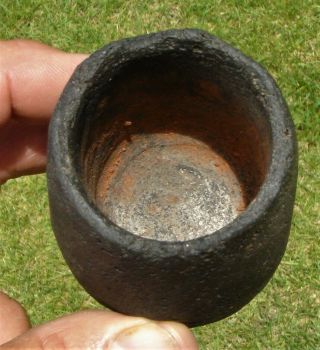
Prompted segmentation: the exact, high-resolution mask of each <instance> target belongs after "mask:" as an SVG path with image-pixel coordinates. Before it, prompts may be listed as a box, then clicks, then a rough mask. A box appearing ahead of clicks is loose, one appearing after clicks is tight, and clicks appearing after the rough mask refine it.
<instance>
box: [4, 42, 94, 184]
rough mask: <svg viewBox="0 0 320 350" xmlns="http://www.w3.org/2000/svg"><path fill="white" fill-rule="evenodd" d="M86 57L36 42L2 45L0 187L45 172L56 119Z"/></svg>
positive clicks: (5, 43) (6, 43)
mask: <svg viewBox="0 0 320 350" xmlns="http://www.w3.org/2000/svg"><path fill="white" fill-rule="evenodd" d="M86 57H87V55H83V54H69V53H65V52H63V51H60V50H57V49H55V48H52V47H49V46H47V45H43V44H41V43H38V42H34V41H30V40H12V41H0V184H1V183H4V182H5V181H6V180H8V179H10V178H14V177H18V176H21V175H28V174H34V173H40V172H43V171H45V166H46V148H47V129H48V123H49V119H50V116H51V114H52V112H53V109H54V107H55V105H56V103H57V100H58V98H59V96H60V94H61V92H62V89H63V88H64V86H65V84H66V82H67V81H68V79H69V78H70V75H71V74H72V72H73V70H74V69H75V67H76V66H77V65H78V64H79V63H80V62H81V61H82V60H84V59H85V58H86Z"/></svg>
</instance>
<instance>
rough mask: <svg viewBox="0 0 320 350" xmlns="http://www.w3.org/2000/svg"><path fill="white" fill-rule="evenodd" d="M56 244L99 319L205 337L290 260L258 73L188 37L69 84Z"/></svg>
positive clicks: (285, 200) (112, 59)
mask: <svg viewBox="0 0 320 350" xmlns="http://www.w3.org/2000/svg"><path fill="white" fill-rule="evenodd" d="M47 173H48V189H49V201H50V210H51V220H52V226H53V230H54V232H55V235H56V238H57V240H58V243H59V246H60V248H61V250H62V253H63V255H64V257H65V259H66V261H67V263H68V264H69V266H70V268H71V270H72V272H73V273H74V275H75V276H76V278H77V279H78V280H79V282H80V283H81V284H82V285H83V287H84V288H85V289H86V290H87V291H88V292H89V293H90V294H91V295H92V296H93V297H94V298H96V299H97V300H98V301H99V302H101V303H102V304H104V305H106V306H108V307H109V308H111V309H113V310H116V311H119V312H122V313H125V314H129V315H139V316H145V317H149V318H152V319H157V320H176V321H180V322H183V323H185V324H187V325H189V326H196V325H201V324H205V323H209V322H213V321H217V320H220V319H222V318H224V317H227V316H229V315H231V314H232V313H234V312H236V311H237V310H239V309H240V308H241V307H243V306H244V305H245V304H246V303H248V302H249V301H250V300H251V299H252V298H253V297H254V296H255V295H256V294H257V293H258V292H259V291H261V290H262V288H263V287H264V286H265V285H266V283H267V282H268V281H269V279H270V278H271V276H272V275H273V273H274V271H275V270H276V268H277V266H278V264H279V262H280V260H281V258H282V256H283V253H284V251H285V248H286V244H287V240H288V235H289V230H290V225H291V216H292V210H293V204H294V198H295V189H296V178H297V148H296V139H295V132H294V126H293V123H292V120H291V117H290V114H289V111H288V109H287V106H286V103H285V101H284V99H283V97H282V96H281V93H280V91H279V89H278V87H277V86H276V84H275V82H274V81H273V79H272V78H271V77H270V75H269V74H268V73H267V72H266V71H265V70H264V69H263V68H262V67H261V66H260V65H259V64H257V63H255V62H254V61H253V60H251V59H250V58H248V57H246V56H245V55H243V54H242V53H241V52H239V51H238V50H236V49H234V48H232V47H230V46H229V45H228V44H226V43H224V42H223V41H221V40H219V39H218V38H216V37H214V36H212V35H210V34H208V33H206V32H203V31H200V30H194V29H186V30H169V31H165V32H160V33H156V34H151V35H145V36H139V37H136V38H131V39H125V40H120V41H117V42H114V43H111V44H109V45H107V46H105V47H104V48H102V49H101V50H99V51H97V52H95V53H94V54H93V55H91V56H90V57H89V58H88V59H87V60H86V61H84V62H83V63H82V64H81V65H80V66H79V67H78V68H77V69H76V71H75V73H74V74H73V76H72V77H71V79H70V81H69V83H68V84H67V86H66V88H65V90H64V92H63V94H62V96H61V98H60V101H59V103H58V105H57V107H56V110H55V113H54V116H53V118H52V121H51V123H50V129H49V160H48V168H47Z"/></svg>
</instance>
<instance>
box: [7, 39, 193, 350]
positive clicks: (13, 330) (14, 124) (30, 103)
mask: <svg viewBox="0 0 320 350" xmlns="http://www.w3.org/2000/svg"><path fill="white" fill-rule="evenodd" d="M86 57H87V55H84V54H69V53H65V52H63V51H60V50H57V49H55V48H52V47H49V46H46V45H44V44H41V43H38V42H34V41H29V40H13V41H0V184H3V183H5V182H6V181H7V180H9V179H11V178H15V177H19V176H23V175H29V174H36V173H41V172H44V171H45V167H46V145H47V128H48V123H49V120H50V116H51V114H52V112H53V110H54V107H55V104H56V102H57V100H58V98H59V96H60V94H61V92H62V90H63V88H64V86H65V84H66V82H67V81H68V79H69V77H70V75H71V74H72V72H73V71H74V69H75V67H76V66H77V65H78V64H79V63H81V62H82V61H83V60H84V59H85V58H86ZM30 348H32V349H75V348H76V349H109V350H117V349H118V350H120V349H190V350H193V349H197V348H198V347H197V344H196V342H195V339H194V337H193V335H192V333H191V331H190V330H189V329H188V328H187V327H185V326H184V325H182V324H179V323H175V322H155V321H152V320H148V319H144V318H141V317H129V316H125V315H121V314H118V313H115V312H111V311H82V312H78V313H75V314H72V315H68V316H64V317H62V318H59V319H57V320H54V321H51V322H48V323H46V324H43V325H40V326H37V327H34V328H32V327H31V324H30V322H29V320H28V317H27V314H26V312H25V310H24V309H23V307H22V306H21V305H20V304H19V303H18V302H17V301H15V300H13V299H11V298H10V297H8V296H7V295H6V294H4V293H2V292H0V350H1V349H30Z"/></svg>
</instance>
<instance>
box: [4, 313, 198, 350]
mask: <svg viewBox="0 0 320 350" xmlns="http://www.w3.org/2000/svg"><path fill="white" fill-rule="evenodd" d="M10 347H11V348H14V349H26V348H32V349H35V350H37V349H41V350H43V349H74V348H75V349H80V348H81V349H104V350H122V349H126V350H127V349H141V350H142V349H148V350H150V349H166V350H173V349H175V350H178V349H190V350H193V349H197V345H196V342H195V339H194V337H193V335H192V333H191V331H190V330H189V329H188V328H187V327H185V326H183V325H181V324H178V323H175V322H153V321H150V320H147V319H144V318H137V317H129V316H124V315H120V314H118V313H115V312H107V311H84V312H80V313H77V314H73V315H70V316H67V317H63V318H61V319H58V320H56V321H53V322H50V323H47V324H45V325H42V326H40V327H37V328H34V329H32V330H30V331H28V332H27V333H25V334H24V335H22V336H20V337H18V338H16V339H14V340H12V341H11V342H9V343H7V344H4V346H3V347H0V349H5V348H10Z"/></svg>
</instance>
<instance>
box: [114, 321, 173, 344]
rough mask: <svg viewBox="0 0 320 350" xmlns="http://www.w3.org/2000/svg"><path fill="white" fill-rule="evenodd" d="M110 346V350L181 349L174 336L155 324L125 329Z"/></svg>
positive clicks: (150, 323) (149, 323)
mask: <svg viewBox="0 0 320 350" xmlns="http://www.w3.org/2000/svg"><path fill="white" fill-rule="evenodd" d="M109 344H110V345H109V347H108V350H131V349H140V350H142V349H148V350H151V349H152V350H156V349H157V350H160V349H161V350H162V349H165V350H177V349H180V346H179V344H178V343H177V341H176V339H175V338H174V336H173V335H172V334H171V333H169V331H167V330H166V329H165V328H162V327H161V326H159V325H157V324H156V323H153V322H148V323H145V324H142V325H139V326H135V327H131V328H128V329H125V330H123V331H121V332H120V333H119V334H118V335H117V336H116V338H115V339H114V340H113V341H112V342H111V343H109Z"/></svg>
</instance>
